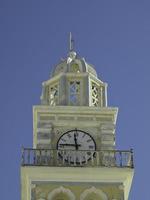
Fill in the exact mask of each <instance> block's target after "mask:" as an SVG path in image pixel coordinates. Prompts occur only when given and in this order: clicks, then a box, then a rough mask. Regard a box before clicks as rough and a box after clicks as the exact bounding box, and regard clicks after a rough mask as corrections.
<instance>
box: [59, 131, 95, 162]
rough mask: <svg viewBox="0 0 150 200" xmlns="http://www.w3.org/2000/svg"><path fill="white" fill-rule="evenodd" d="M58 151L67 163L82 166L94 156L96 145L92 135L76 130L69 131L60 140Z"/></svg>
mask: <svg viewBox="0 0 150 200" xmlns="http://www.w3.org/2000/svg"><path fill="white" fill-rule="evenodd" d="M57 150H59V156H60V157H61V158H62V159H64V160H65V161H66V162H69V163H76V164H82V163H84V162H87V161H88V160H89V159H90V158H91V156H93V154H94V151H95V150H96V143H95V141H94V139H93V138H92V136H90V134H88V133H86V132H85V131H81V130H77V129H75V130H70V131H67V132H66V133H64V134H63V135H62V136H61V137H60V138H59V140H58V142H57Z"/></svg>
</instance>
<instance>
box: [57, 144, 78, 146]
mask: <svg viewBox="0 0 150 200" xmlns="http://www.w3.org/2000/svg"><path fill="white" fill-rule="evenodd" d="M59 145H60V146H76V145H77V146H81V145H80V144H59Z"/></svg>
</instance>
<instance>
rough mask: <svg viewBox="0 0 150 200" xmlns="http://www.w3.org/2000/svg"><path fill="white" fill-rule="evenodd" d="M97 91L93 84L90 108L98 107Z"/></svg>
mask: <svg viewBox="0 0 150 200" xmlns="http://www.w3.org/2000/svg"><path fill="white" fill-rule="evenodd" d="M98 91H99V90H98V86H97V85H96V84H95V83H92V106H98V105H99V95H98Z"/></svg>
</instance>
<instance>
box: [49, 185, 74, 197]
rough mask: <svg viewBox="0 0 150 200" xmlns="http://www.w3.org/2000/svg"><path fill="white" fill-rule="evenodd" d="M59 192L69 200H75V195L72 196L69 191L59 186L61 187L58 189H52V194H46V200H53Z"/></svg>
mask: <svg viewBox="0 0 150 200" xmlns="http://www.w3.org/2000/svg"><path fill="white" fill-rule="evenodd" d="M61 192H62V193H65V194H66V195H67V196H68V197H69V199H70V200H75V199H76V198H75V195H74V194H73V192H71V190H69V189H66V188H64V187H62V186H61V187H59V188H57V189H54V190H53V191H52V192H50V193H49V194H48V200H53V198H54V197H55V195H57V194H59V193H61Z"/></svg>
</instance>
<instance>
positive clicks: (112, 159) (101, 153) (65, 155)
mask: <svg viewBox="0 0 150 200" xmlns="http://www.w3.org/2000/svg"><path fill="white" fill-rule="evenodd" d="M21 165H22V166H62V167H65V166H67V167H69V166H71V167H72V166H87V167H98V166H101V167H120V168H122V167H128V168H133V167H134V164H133V151H132V149H131V150H130V151H121V150H97V151H89V150H88V151H85V150H84V151H81V150H77V151H75V150H54V149H32V148H22V162H21Z"/></svg>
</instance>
